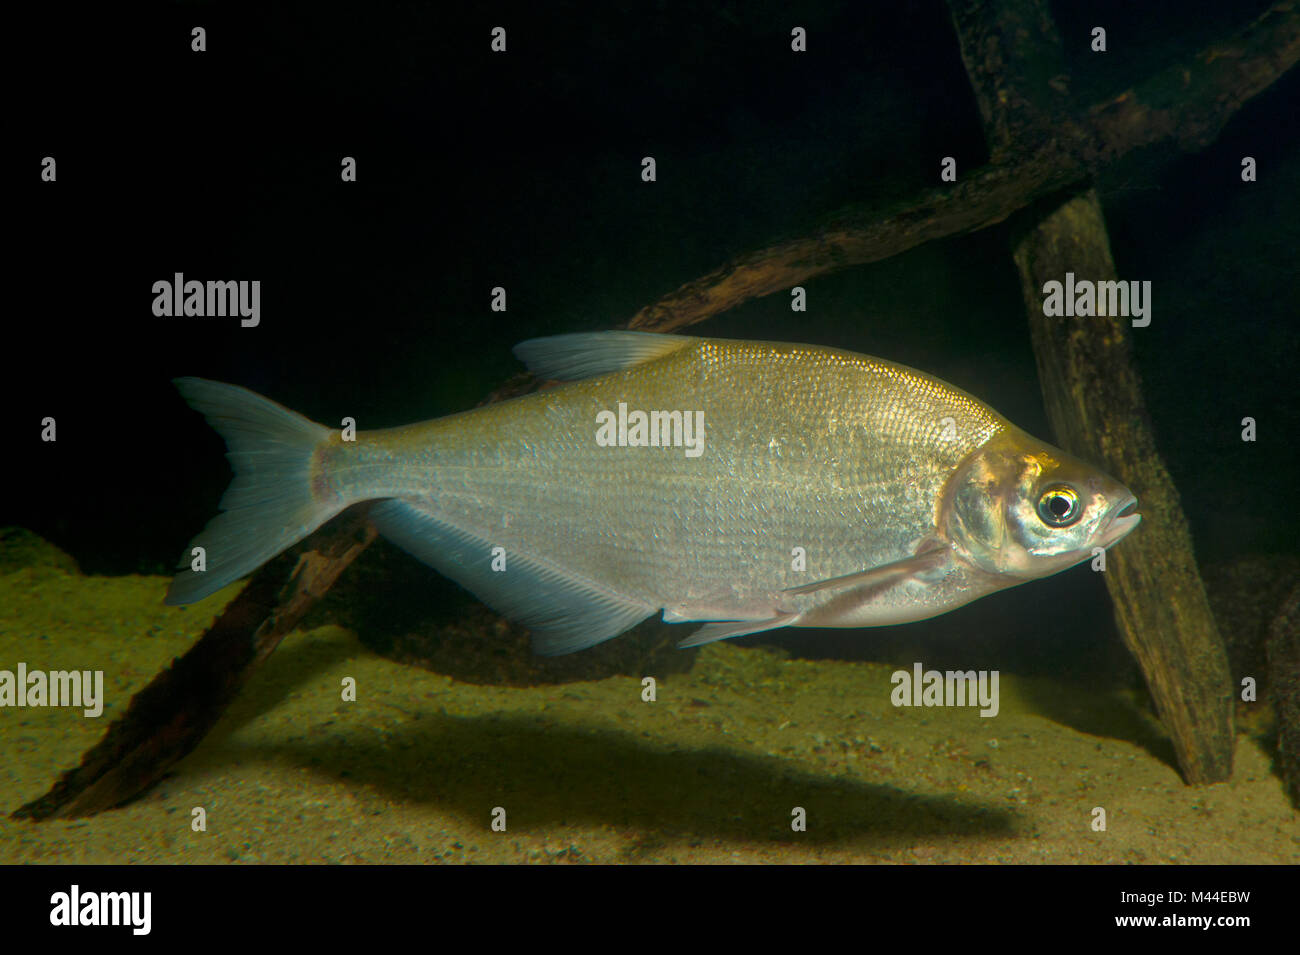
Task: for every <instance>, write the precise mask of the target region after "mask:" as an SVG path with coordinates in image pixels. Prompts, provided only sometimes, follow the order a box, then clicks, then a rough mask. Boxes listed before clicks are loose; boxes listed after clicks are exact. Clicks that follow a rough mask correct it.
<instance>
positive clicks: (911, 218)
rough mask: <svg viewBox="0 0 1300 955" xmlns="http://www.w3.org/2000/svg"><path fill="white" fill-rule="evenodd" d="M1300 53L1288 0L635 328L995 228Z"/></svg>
mask: <svg viewBox="0 0 1300 955" xmlns="http://www.w3.org/2000/svg"><path fill="white" fill-rule="evenodd" d="M1028 22H1033V21H1028ZM1298 58H1300V14H1298V13H1297V11H1296V2H1295V0H1284V2H1279V3H1276V4H1274V5H1273V6H1272V7H1271V8H1270V9H1269V10H1268V11H1267V12H1265V13H1264V14H1263V15H1262V16H1260V17H1259V18H1258V19H1257V20H1255V21H1254V22H1253V23H1252V24H1250V25H1249V26H1247V27H1246V28H1245V29H1243V30H1241V31H1239V32H1238V33H1237V34H1236V35H1235V36H1233V37H1232V38H1231V39H1229V40H1228V41H1226V42H1223V43H1215V44H1212V45H1211V46H1209V47H1207V48H1206V49H1205V50H1203V51H1201V52H1200V53H1198V54H1197V55H1196V56H1194V57H1192V58H1191V59H1190V60H1188V61H1187V62H1186V63H1185V64H1182V65H1179V66H1176V67H1172V68H1170V69H1168V70H1165V71H1163V72H1161V73H1159V74H1157V75H1156V76H1154V77H1152V78H1151V79H1150V80H1148V81H1146V82H1144V83H1142V84H1141V85H1139V86H1136V87H1134V88H1133V89H1131V90H1128V91H1127V92H1125V93H1123V94H1121V95H1120V96H1117V97H1115V98H1114V99H1111V100H1108V101H1106V102H1105V103H1100V104H1097V105H1096V106H1094V107H1093V108H1092V109H1090V110H1088V111H1087V112H1086V113H1085V114H1084V115H1083V116H1081V117H1079V118H1078V119H1069V118H1068V117H1065V118H1062V119H1061V120H1060V121H1059V122H1058V123H1057V124H1056V125H1055V126H1053V127H1052V132H1051V135H1050V138H1048V139H1046V140H1044V141H1041V142H1036V143H1033V142H1030V143H1027V142H1024V141H1022V142H1020V144H1019V145H1020V148H1021V151H1020V152H1019V153H1018V154H1017V153H1013V152H1010V151H1008V150H1006V149H998V148H997V147H993V148H992V149H991V155H993V157H994V159H993V161H992V162H991V163H990V164H989V165H987V166H984V167H982V168H980V169H977V170H975V171H974V172H973V173H971V174H969V175H968V176H965V177H963V181H962V182H960V183H957V184H954V185H953V186H951V187H947V188H940V189H932V190H929V191H927V192H925V193H922V194H921V195H920V196H918V197H915V198H911V199H909V200H907V201H904V202H901V203H897V204H894V205H892V206H889V207H885V208H879V207H873V208H866V207H862V206H852V207H849V208H847V209H844V210H842V211H841V212H839V213H836V214H834V215H832V216H831V217H830V218H829V220H828V221H827V222H826V223H825V224H824V225H823V226H822V227H820V228H818V229H817V230H816V231H815V232H814V233H813V234H812V235H808V236H803V237H800V238H795V239H789V240H785V241H781V242H778V243H775V244H773V245H771V246H769V247H767V248H763V249H758V250H756V251H753V252H747V253H745V254H743V255H739V256H737V257H736V258H734V259H732V260H731V261H729V262H727V263H726V264H725V265H723V266H721V267H720V268H717V269H714V270H713V271H712V272H709V273H708V274H707V275H703V276H701V277H700V278H698V279H695V280H694V281H692V282H688V283H686V284H685V285H683V286H681V287H680V288H679V289H677V290H676V291H675V292H672V293H670V294H668V295H666V296H664V297H663V298H661V299H660V300H659V301H657V302H655V303H654V304H652V305H649V306H647V307H645V308H643V309H642V310H641V311H639V312H637V313H636V314H635V315H634V316H632V318H631V319H630V320H629V321H628V323H627V327H628V328H635V329H642V330H646V331H674V330H676V329H680V328H684V327H686V326H688V325H693V324H695V323H696V322H701V321H704V319H706V318H709V317H710V316H713V315H716V314H718V313H720V312H725V311H727V310H728V309H731V308H735V307H736V306H737V305H740V304H741V303H743V302H746V301H749V300H750V299H752V298H759V297H761V296H764V295H770V294H772V293H773V292H780V291H784V290H787V289H789V288H790V287H791V286H794V285H798V284H800V283H802V282H806V281H808V280H809V279H812V278H816V277H817V276H818V275H824V274H826V273H828V272H832V271H836V270H838V269H842V268H846V267H848V266H851V265H865V264H866V263H869V262H877V261H880V260H881V259H886V258H889V257H890V256H893V255H897V254H898V253H900V252H904V251H906V250H908V249H911V248H913V247H915V246H918V245H920V244H921V243H923V242H929V241H931V240H933V239H942V238H946V237H948V236H953V235H962V234H965V233H968V232H974V231H977V230H979V229H983V228H986V227H988V226H990V225H994V224H996V223H998V222H1002V221H1003V220H1004V219H1006V218H1007V217H1008V216H1009V215H1011V214H1012V213H1013V212H1016V211H1017V210H1019V209H1023V208H1025V207H1026V206H1028V205H1030V204H1031V203H1033V202H1035V201H1036V200H1038V199H1041V198H1043V197H1045V196H1048V195H1051V194H1053V193H1056V192H1059V191H1061V190H1063V189H1066V188H1068V187H1070V186H1077V185H1079V184H1082V183H1084V182H1085V181H1086V180H1087V179H1088V178H1089V176H1091V175H1092V174H1094V173H1095V172H1096V171H1097V170H1099V169H1100V168H1101V167H1102V166H1104V165H1105V164H1108V163H1111V162H1113V161H1114V160H1115V159H1117V158H1119V157H1120V156H1122V155H1124V154H1125V153H1128V152H1131V151H1132V150H1134V149H1137V148H1139V147H1142V146H1149V145H1153V144H1155V143H1158V142H1162V141H1164V140H1173V141H1175V142H1176V143H1178V145H1180V146H1181V147H1182V148H1184V149H1193V148H1197V147H1199V146H1201V145H1203V144H1204V143H1206V142H1209V141H1210V140H1211V139H1213V138H1214V136H1215V135H1216V134H1217V133H1218V131H1219V130H1220V129H1221V128H1222V127H1223V125H1224V124H1225V123H1227V121H1228V120H1229V119H1230V118H1231V117H1232V116H1233V114H1234V113H1236V112H1237V110H1238V109H1240V108H1241V105H1242V104H1243V103H1245V102H1246V101H1247V100H1249V99H1250V98H1251V97H1252V96H1255V95H1257V94H1258V93H1260V92H1261V91H1263V90H1264V89H1267V88H1268V86H1269V85H1270V84H1272V83H1273V82H1274V81H1276V80H1277V79H1278V77H1280V76H1282V75H1283V74H1284V73H1285V72H1286V71H1287V70H1289V69H1290V68H1291V67H1292V66H1294V65H1295V63H1296V60H1297V59H1298ZM1032 75H1033V76H1035V77H1036V78H1041V77H1043V76H1047V79H1046V80H1044V83H1043V85H1044V86H1047V87H1049V88H1050V87H1051V80H1052V77H1051V76H1048V74H1046V73H1044V72H1043V71H1042V70H1041V69H1036V70H1034V71H1032ZM996 95H997V94H996V92H995V93H994V98H996ZM1017 122H1018V121H1017ZM1033 125H1034V124H1033V123H1031V124H1030V126H1031V127H1032V126H1033Z"/></svg>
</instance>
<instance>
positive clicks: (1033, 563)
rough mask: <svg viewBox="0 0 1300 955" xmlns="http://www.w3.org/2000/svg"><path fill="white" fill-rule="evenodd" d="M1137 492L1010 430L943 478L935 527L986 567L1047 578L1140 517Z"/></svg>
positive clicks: (971, 560)
mask: <svg viewBox="0 0 1300 955" xmlns="http://www.w3.org/2000/svg"><path fill="white" fill-rule="evenodd" d="M1136 509H1137V498H1136V497H1134V496H1133V493H1132V492H1131V491H1130V490H1129V489H1128V488H1126V487H1125V486H1124V485H1123V484H1121V483H1119V481H1116V480H1115V479H1114V478H1112V477H1110V476H1109V475H1108V474H1106V473H1104V472H1103V471H1101V470H1099V469H1097V468H1095V467H1093V466H1092V465H1090V464H1087V463H1085V462H1083V461H1080V460H1079V459H1078V458H1076V457H1074V456H1072V455H1070V454H1067V453H1066V452H1064V451H1062V450H1060V449H1059V448H1055V447H1053V446H1052V445H1050V444H1047V443H1046V442H1043V441H1039V440H1037V439H1036V438H1033V437H1030V436H1029V435H1028V434H1025V433H1024V432H1023V431H1020V430H1019V429H1015V428H1007V429H1005V430H1004V431H1002V432H1000V433H999V434H998V435H996V436H995V437H993V438H992V439H990V440H989V441H988V442H986V443H985V444H984V445H983V446H982V447H980V448H978V449H977V450H975V451H973V452H971V453H970V454H969V455H967V456H966V458H965V459H964V460H963V461H962V463H961V465H960V466H959V467H958V469H957V470H956V471H955V472H954V474H953V476H952V477H951V478H950V479H949V480H948V482H947V484H946V485H945V488H944V493H943V497H942V499H941V501H940V505H939V518H938V520H939V524H938V526H939V529H940V533H941V534H942V535H943V536H944V537H945V538H946V539H947V541H948V542H949V544H950V545H951V546H952V549H953V551H954V553H955V554H956V556H957V557H959V558H960V559H962V560H964V561H966V562H967V563H969V564H972V565H974V566H976V567H978V568H980V569H981V570H985V571H987V572H989V573H994V574H1001V575H1007V576H1012V577H1022V578H1026V579H1031V578H1037V577H1046V576H1048V575H1050V574H1055V573H1057V572H1058V571H1062V570H1065V569H1066V568H1067V567H1073V566H1074V565H1075V564H1077V563H1079V562H1081V561H1084V560H1087V559H1089V558H1090V557H1092V555H1093V549H1094V548H1097V547H1101V548H1103V549H1104V548H1107V547H1110V546H1111V545H1112V544H1114V543H1115V542H1116V541H1118V540H1120V538H1122V537H1124V536H1125V535H1126V534H1128V533H1129V532H1130V531H1131V530H1133V528H1135V527H1137V525H1138V524H1139V523H1140V522H1141V520H1142V518H1141V515H1139V514H1136V513H1134V512H1135V511H1136Z"/></svg>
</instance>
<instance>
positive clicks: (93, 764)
mask: <svg viewBox="0 0 1300 955" xmlns="http://www.w3.org/2000/svg"><path fill="white" fill-rule="evenodd" d="M374 538H375V530H374V527H373V526H372V525H371V524H370V522H369V521H368V520H366V516H365V511H364V509H363V508H354V509H352V510H351V511H349V512H347V514H346V515H344V516H343V517H341V518H339V519H338V520H336V521H332V522H330V524H328V525H327V526H326V527H324V528H322V529H321V530H319V531H317V532H316V534H314V535H312V537H310V538H309V539H308V541H307V543H306V544H305V545H304V546H305V547H306V548H307V549H306V550H305V551H304V552H302V554H301V556H299V557H298V558H297V559H295V558H294V557H293V555H292V554H287V555H283V556H281V557H279V558H277V559H275V560H273V561H271V562H270V563H269V564H267V565H265V566H264V567H262V569H261V570H259V571H258V572H257V573H256V574H255V575H254V576H253V577H252V579H251V580H250V581H249V583H248V585H247V586H246V587H245V588H244V589H243V591H241V592H240V594H239V596H238V597H236V598H235V599H234V601H233V602H231V603H230V604H229V605H228V606H227V607H226V609H225V611H224V612H223V613H222V614H221V616H220V617H218V618H217V620H216V622H215V623H213V625H212V626H211V627H210V628H208V631H207V632H206V633H205V634H204V635H203V636H202V637H201V638H200V639H199V641H198V643H196V644H195V645H194V646H193V647H191V648H190V649H189V650H188V651H187V652H186V653H185V655H184V656H182V657H180V658H179V659H177V660H173V661H172V665H171V667H169V668H168V669H166V670H164V671H163V672H161V673H159V674H158V675H157V676H156V677H154V678H153V680H152V681H151V682H150V683H149V685H148V686H146V687H145V688H144V689H143V690H141V691H140V692H138V693H137V694H136V695H135V696H134V697H132V698H131V704H130V706H129V707H128V708H127V711H126V713H125V714H123V715H122V716H121V717H119V718H118V719H117V720H115V721H114V722H113V723H112V725H111V726H109V728H108V730H107V731H106V732H105V734H104V737H103V739H101V740H100V741H99V742H98V743H97V744H95V746H94V747H92V748H91V749H90V750H88V751H87V752H86V754H85V755H84V756H83V757H82V759H81V765H80V766H78V767H77V768H76V769H72V770H69V771H68V772H66V773H64V774H63V776H62V777H61V778H60V779H59V781H58V782H57V783H56V784H55V785H54V787H53V788H52V789H51V790H50V791H49V792H48V793H46V794H45V795H44V796H41V797H40V798H39V799H36V800H33V801H32V802H29V803H27V804H26V805H25V806H22V807H21V808H19V809H18V810H16V811H15V812H14V813H13V815H14V817H15V818H19V819H22V818H26V819H36V820H42V819H66V818H71V817H76V816H89V815H93V814H94V813H97V812H102V811H103V810H105V809H110V808H112V807H114V806H119V805H121V804H122V803H124V802H127V801H128V800H130V799H132V798H134V797H135V796H137V795H139V794H140V793H142V792H144V791H145V790H146V789H148V788H149V787H150V786H152V785H153V784H154V783H156V782H157V781H158V780H160V779H162V778H163V776H165V775H166V774H167V772H168V771H169V770H170V769H171V767H172V766H173V765H175V764H176V763H177V762H178V761H179V760H180V759H181V758H183V757H184V756H186V755H187V754H188V753H189V752H190V751H191V750H193V749H194V748H195V747H196V746H197V745H198V744H199V743H200V742H201V741H202V740H203V738H204V737H205V736H206V735H207V734H208V731H209V730H210V729H212V727H213V726H214V725H215V724H216V722H217V720H218V719H220V718H221V715H222V714H223V713H224V712H225V711H226V708H227V707H228V706H229V705H230V701H231V700H233V699H234V698H235V694H237V693H238V692H239V690H240V688H241V687H243V685H244V684H245V683H246V682H247V681H248V678H249V676H251V675H252V673H253V671H254V670H256V669H257V667H258V666H260V665H261V663H262V661H263V660H265V659H266V658H267V657H268V656H270V654H271V651H272V650H274V649H275V648H276V646H277V645H278V644H279V643H280V640H281V639H282V638H283V637H284V635H285V634H286V633H288V632H289V631H291V630H292V629H293V628H294V626H296V625H297V623H298V621H299V620H300V619H301V618H302V615H303V614H304V613H306V611H307V609H308V608H309V607H310V606H311V605H312V604H313V603H315V601H316V600H317V599H318V598H319V597H320V596H321V595H322V594H324V593H325V591H327V590H328V589H329V588H330V587H331V586H332V585H333V583H334V581H335V580H336V579H337V578H338V575H339V574H340V573H342V572H343V569H344V568H345V567H347V566H348V564H350V563H351V562H352V561H353V560H354V559H355V558H356V556H357V555H358V554H360V553H361V551H363V550H364V549H365V548H366V547H367V546H368V545H369V544H370V542H371V541H372V540H374Z"/></svg>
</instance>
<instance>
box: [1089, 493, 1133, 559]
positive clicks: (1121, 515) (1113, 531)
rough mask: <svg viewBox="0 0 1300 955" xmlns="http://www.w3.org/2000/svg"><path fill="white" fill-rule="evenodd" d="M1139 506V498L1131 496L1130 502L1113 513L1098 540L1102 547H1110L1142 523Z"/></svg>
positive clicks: (1126, 502) (1127, 501) (1129, 497)
mask: <svg viewBox="0 0 1300 955" xmlns="http://www.w3.org/2000/svg"><path fill="white" fill-rule="evenodd" d="M1137 506H1138V502H1137V498H1136V497H1134V496H1133V495H1132V494H1130V495H1129V496H1128V500H1126V501H1125V502H1124V503H1123V504H1122V505H1120V506H1118V507H1116V508H1115V510H1114V511H1112V512H1111V516H1110V518H1109V519H1108V520H1107V521H1106V528H1105V530H1103V531H1102V532H1101V537H1100V539H1099V540H1098V543H1099V544H1101V546H1102V547H1109V546H1110V545H1111V544H1114V543H1115V542H1116V541H1118V540H1120V539H1121V538H1122V537H1124V536H1125V535H1126V534H1128V533H1129V531H1131V530H1133V528H1135V527H1137V526H1138V525H1139V524H1141V523H1142V515H1141V514H1138V513H1137Z"/></svg>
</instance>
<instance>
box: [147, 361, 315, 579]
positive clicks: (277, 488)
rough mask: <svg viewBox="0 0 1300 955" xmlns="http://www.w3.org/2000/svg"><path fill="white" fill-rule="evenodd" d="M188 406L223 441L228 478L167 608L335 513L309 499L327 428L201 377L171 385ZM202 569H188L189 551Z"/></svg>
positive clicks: (254, 563) (243, 570)
mask: <svg viewBox="0 0 1300 955" xmlns="http://www.w3.org/2000/svg"><path fill="white" fill-rule="evenodd" d="M174 384H175V385H176V387H177V389H178V390H179V391H180V393H181V396H182V397H183V398H184V399H185V400H186V401H187V402H189V405H190V407H192V408H193V409H194V410H195V411H198V412H199V413H200V414H202V415H203V416H204V417H205V418H207V419H208V423H209V424H210V425H212V427H213V428H215V429H216V430H217V432H218V433H220V435H221V436H222V437H223V438H224V439H225V441H226V448H227V451H226V457H227V458H228V459H229V461H230V467H231V469H232V470H233V471H234V472H235V476H234V479H233V480H232V481H231V482H230V487H228V488H227V489H226V493H225V495H223V496H222V498H221V510H222V513H221V514H218V515H217V516H216V517H214V518H213V519H212V520H211V521H209V522H208V526H207V527H205V528H204V529H203V530H202V532H200V533H199V535H198V536H197V537H195V538H194V540H193V541H191V542H190V547H189V549H188V550H187V551H186V554H185V556H184V558H183V560H182V562H181V565H180V566H182V567H184V568H185V569H183V570H181V571H180V573H178V574H177V575H176V576H175V578H173V580H172V583H171V587H169V588H168V590H167V598H166V602H167V603H169V604H189V603H194V602H195V601H197V600H202V599H203V598H204V597H206V596H208V595H209V594H212V593H215V592H216V591H218V590H220V589H221V588H222V587H224V586H226V584H228V583H230V582H231V581H234V580H238V579H239V578H240V577H243V576H244V575H245V574H248V573H251V572H252V571H253V570H256V569H257V568H258V567H260V566H261V565H262V564H264V563H265V562H266V561H268V560H270V559H271V558H272V557H274V556H275V555H276V554H278V553H280V551H282V550H285V549H286V548H288V547H291V546H292V545H294V544H296V543H297V542H298V541H300V540H302V539H303V538H304V537H306V536H307V535H308V534H310V533H311V532H312V531H314V530H315V529H316V528H318V527H320V526H321V525H322V524H324V523H325V522H326V521H327V520H329V519H330V518H331V517H333V516H334V515H335V514H337V513H338V511H339V509H340V508H339V507H338V506H337V505H328V506H323V505H321V504H320V503H318V502H317V501H316V500H315V498H314V497H313V496H312V485H311V461H312V454H313V453H314V452H315V450H316V447H317V445H319V444H320V442H321V441H323V440H324V439H325V438H326V436H328V434H329V429H327V428H325V427H323V426H321V425H318V424H316V423H315V422H312V421H308V420H307V419H306V418H304V417H303V416H302V415H299V414H295V413H294V412H292V411H290V410H289V409H288V408H285V407H282V406H281V405H278V404H276V403H275V402H274V401H271V400H269V399H267V398H263V397H262V396H261V395H257V394H254V393H253V392H251V391H249V390H248V389H247V388H241V387H239V386H238V385H225V384H221V383H220V382H216V381H207V380H206V379H203V378H177V379H176V380H175V382H174ZM196 547H202V548H203V550H204V562H205V564H206V567H205V569H204V570H202V571H195V570H193V569H192V561H193V559H194V558H193V554H194V548H196Z"/></svg>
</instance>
